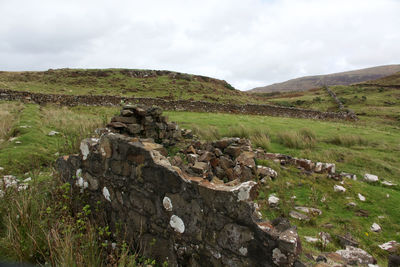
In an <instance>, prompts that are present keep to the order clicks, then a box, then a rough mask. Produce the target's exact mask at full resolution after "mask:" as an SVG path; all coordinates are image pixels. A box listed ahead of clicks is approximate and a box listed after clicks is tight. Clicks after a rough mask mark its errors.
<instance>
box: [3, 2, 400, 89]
mask: <svg viewBox="0 0 400 267" xmlns="http://www.w3.org/2000/svg"><path fill="white" fill-rule="evenodd" d="M399 29H400V0H282V1H280V0H201V1H199V0H196V1H193V0H142V1H136V0H113V1H111V0H95V1H92V0H85V1H76V0H66V1H63V0H36V1H32V0H0V70H3V71H4V70H6V71H7V70H8V71H22V70H47V69H50V68H52V69H56V68H133V69H159V70H173V71H179V72H185V73H191V74H199V75H206V76H210V77H214V78H218V79H223V80H226V81H228V82H229V83H231V84H232V85H233V86H234V87H235V88H237V89H240V90H248V89H251V88H254V87H257V86H264V85H269V84H272V83H275V82H282V81H285V80H288V79H292V78H296V77H301V76H306V75H317V74H327V73H334V72H341V71H347V70H353V69H359V68H366V67H372V66H378V65H387V64H399V63H400V30H399Z"/></svg>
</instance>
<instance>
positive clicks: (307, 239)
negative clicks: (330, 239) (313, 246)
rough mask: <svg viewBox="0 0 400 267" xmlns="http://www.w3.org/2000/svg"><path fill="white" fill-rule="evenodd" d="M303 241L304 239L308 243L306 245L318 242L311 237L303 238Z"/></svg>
mask: <svg viewBox="0 0 400 267" xmlns="http://www.w3.org/2000/svg"><path fill="white" fill-rule="evenodd" d="M304 239H305V240H306V242H308V243H317V242H318V241H319V239H318V238H316V237H312V236H304Z"/></svg>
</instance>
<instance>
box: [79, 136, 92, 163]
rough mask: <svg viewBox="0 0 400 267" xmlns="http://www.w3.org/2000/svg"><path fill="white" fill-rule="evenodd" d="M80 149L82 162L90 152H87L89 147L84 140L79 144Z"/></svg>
mask: <svg viewBox="0 0 400 267" xmlns="http://www.w3.org/2000/svg"><path fill="white" fill-rule="evenodd" d="M80 149H81V153H82V156H83V160H86V159H87V157H88V155H89V153H90V151H89V145H88V144H87V142H86V141H85V140H83V141H82V142H81V145H80Z"/></svg>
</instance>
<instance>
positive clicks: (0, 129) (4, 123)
mask: <svg viewBox="0 0 400 267" xmlns="http://www.w3.org/2000/svg"><path fill="white" fill-rule="evenodd" d="M22 108H23V106H22V104H20V103H12V102H6V103H0V139H5V138H6V137H7V135H8V133H9V132H10V130H11V128H12V125H13V122H14V121H15V119H16V117H17V111H18V110H20V109H22Z"/></svg>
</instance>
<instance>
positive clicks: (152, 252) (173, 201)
mask: <svg viewBox="0 0 400 267" xmlns="http://www.w3.org/2000/svg"><path fill="white" fill-rule="evenodd" d="M138 109H139V108H138V107H132V108H125V109H124V110H123V111H122V112H121V116H122V117H124V114H125V115H126V116H125V117H126V118H129V116H127V114H128V113H129V112H126V110H129V111H131V112H132V114H136V115H135V116H133V117H135V118H138V117H140V116H141V117H142V118H146V116H145V115H146V114H147V115H149V114H153V118H156V117H157V116H159V112H155V111H154V110H153V111H151V110H150V109H147V110H144V112H143V113H141V114H139V113H140V112H138ZM122 113H124V114H122ZM129 114H130V113H129ZM132 114H130V115H132ZM149 116H150V115H149ZM122 120H124V119H122ZM114 121H115V122H119V123H123V122H121V121H116V120H114ZM153 123H154V124H155V123H157V122H155V121H153ZM164 123H166V124H168V122H164ZM128 124H129V123H128ZM131 124H138V125H142V123H141V121H140V120H137V121H136V122H135V123H133V122H132V123H131ZM110 127H111V128H112V129H108V130H105V131H103V132H102V135H101V137H100V138H89V139H85V140H83V141H82V143H81V146H80V147H81V152H80V154H79V155H71V156H64V157H61V158H59V159H58V160H57V164H56V165H57V169H58V170H59V172H60V175H61V177H62V179H63V180H64V181H66V182H69V183H70V184H71V185H72V187H73V191H74V193H75V194H76V195H78V196H77V197H85V199H87V202H88V204H89V205H90V206H91V207H93V208H94V207H96V209H95V210H93V213H92V214H93V216H94V218H93V219H94V220H97V221H99V219H100V218H101V219H105V221H106V222H107V224H108V225H110V227H111V229H112V231H113V233H114V234H115V238H116V239H118V238H124V239H125V240H131V242H130V244H131V245H132V246H135V247H136V248H139V249H140V251H141V253H142V254H144V255H145V256H148V257H151V258H155V259H156V260H157V261H158V262H160V263H162V262H168V264H169V266H274V265H278V266H292V265H294V263H295V262H296V260H297V256H298V255H299V253H300V251H301V244H300V240H299V237H298V235H297V232H296V228H295V227H293V226H291V225H290V224H289V223H288V221H287V220H284V219H282V220H279V219H278V220H274V221H273V222H267V221H263V220H261V217H260V213H259V212H258V206H257V205H256V204H255V203H254V202H253V200H254V199H255V197H256V196H257V187H258V184H257V183H256V182H255V181H254V180H252V179H249V180H247V181H244V182H239V183H237V184H235V185H227V184H223V183H221V184H217V183H213V182H210V181H209V180H208V179H204V178H203V177H200V176H197V177H196V176H192V175H190V174H188V173H186V172H185V171H182V170H181V169H180V168H179V167H177V166H173V165H171V164H170V162H169V161H168V159H167V158H166V157H165V156H164V155H163V154H165V148H164V146H163V145H161V144H157V143H155V142H153V140H151V139H149V138H148V137H149V136H148V134H149V133H150V134H152V133H153V131H152V130H151V131H149V132H147V131H146V130H145V129H144V130H143V132H140V133H139V134H135V136H133V135H132V134H130V132H129V131H128V130H127V129H129V125H127V124H126V127H125V126H124V127H123V128H120V127H115V125H113V124H111V125H110ZM112 131H118V132H112ZM140 134H142V137H143V138H141V136H140ZM171 136H173V134H172V135H171ZM144 137H146V138H144ZM159 141H161V142H162V143H164V142H163V141H162V139H160V140H159ZM215 145H216V146H217V144H215ZM229 145H232V144H228V145H227V146H226V148H228V147H229ZM218 146H225V144H222V143H218ZM223 151H224V153H227V154H231V155H236V150H235V149H229V150H226V149H224V150H223ZM211 156H212V155H211ZM211 156H210V155H209V154H207V153H203V154H202V155H200V157H203V158H204V160H205V161H206V160H210V162H211V160H212V157H211ZM221 156H222V155H220V157H221ZM232 157H233V156H232ZM238 158H240V154H239V155H236V159H238ZM238 161H240V162H242V163H241V164H243V165H245V166H246V165H249V162H250V161H248V158H246V157H244V156H243V157H242V158H240V160H238ZM253 161H254V160H253ZM197 163H205V164H206V165H208V163H206V162H204V161H197ZM203 165H204V164H203ZM193 167H194V169H199V170H202V169H203V167H204V166H202V164H197V165H196V164H194V165H193ZM251 167H252V168H254V167H255V166H253V165H252V164H251ZM118 233H119V234H120V235H118Z"/></svg>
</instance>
